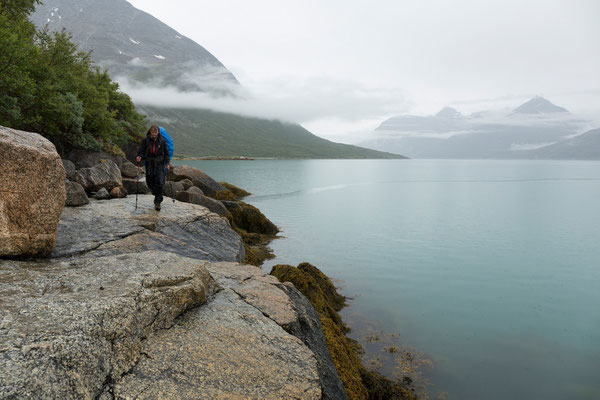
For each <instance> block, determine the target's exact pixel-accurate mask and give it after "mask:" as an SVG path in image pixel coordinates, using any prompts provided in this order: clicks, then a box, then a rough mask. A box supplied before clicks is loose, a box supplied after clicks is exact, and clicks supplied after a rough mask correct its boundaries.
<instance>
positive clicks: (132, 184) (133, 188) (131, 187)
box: [123, 178, 150, 194]
mask: <svg viewBox="0 0 600 400" xmlns="http://www.w3.org/2000/svg"><path fill="white" fill-rule="evenodd" d="M123 187H124V188H125V189H126V190H127V193H129V194H136V193H138V194H146V193H150V188H148V185H147V184H146V179H145V178H140V181H139V182H138V181H137V179H123Z"/></svg>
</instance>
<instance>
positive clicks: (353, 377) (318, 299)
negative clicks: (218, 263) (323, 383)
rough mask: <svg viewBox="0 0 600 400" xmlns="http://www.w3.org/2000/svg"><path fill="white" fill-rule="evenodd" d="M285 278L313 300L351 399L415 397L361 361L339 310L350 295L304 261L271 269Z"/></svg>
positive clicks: (335, 362) (403, 387)
mask: <svg viewBox="0 0 600 400" xmlns="http://www.w3.org/2000/svg"><path fill="white" fill-rule="evenodd" d="M271 275H274V276H275V277H277V279H279V280H280V281H281V282H291V283H293V284H294V286H295V287H296V288H297V289H298V290H299V291H300V292H302V294H304V296H306V298H307V299H308V300H309V301H310V302H311V304H312V305H313V307H314V308H315V310H316V311H317V313H318V314H319V319H320V320H321V326H322V327H323V333H324V334H325V340H326V342H327V347H328V348H329V352H330V354H331V358H332V360H333V364H334V365H335V368H336V369H337V372H338V375H339V377H340V379H341V381H342V383H343V384H344V388H345V389H346V393H347V394H348V397H349V398H350V399H353V400H354V399H360V400H371V399H403V400H406V399H415V398H416V397H415V396H413V394H412V393H411V391H410V389H408V388H406V387H405V386H404V385H402V384H401V383H399V382H396V381H392V380H390V379H388V378H386V377H384V376H382V375H381V374H379V373H377V372H375V371H369V370H367V369H366V368H365V367H364V366H363V365H362V363H361V355H362V353H363V350H362V347H361V346H360V344H359V343H358V342H356V341H355V340H352V339H350V338H348V337H347V336H346V333H348V331H349V329H348V327H347V326H346V325H345V324H344V322H343V321H342V318H341V317H340V315H339V314H338V311H340V310H341V309H342V308H343V307H344V306H345V305H346V298H345V297H344V296H342V295H340V294H339V293H338V292H337V290H336V288H335V286H334V285H333V283H332V282H331V280H330V279H329V278H328V277H327V276H326V275H325V274H323V273H322V272H321V271H320V270H319V269H318V268H317V267H315V266H313V265H311V264H309V263H302V264H300V265H298V267H297V268H296V267H293V266H291V265H282V264H279V265H275V266H274V267H273V268H272V270H271Z"/></svg>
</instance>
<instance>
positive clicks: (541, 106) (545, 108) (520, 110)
mask: <svg viewBox="0 0 600 400" xmlns="http://www.w3.org/2000/svg"><path fill="white" fill-rule="evenodd" d="M568 112H569V111H567V109H566V108H562V107H559V106H557V105H554V104H552V103H551V102H550V101H548V100H546V99H545V98H543V97H540V96H536V97H534V98H533V99H531V100H529V101H528V102H526V103H524V104H521V105H520V106H519V107H517V108H515V109H514V111H513V113H515V114H552V113H568Z"/></svg>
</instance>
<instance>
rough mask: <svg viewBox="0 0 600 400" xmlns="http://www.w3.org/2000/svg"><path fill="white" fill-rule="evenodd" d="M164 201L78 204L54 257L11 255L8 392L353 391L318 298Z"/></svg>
mask: <svg viewBox="0 0 600 400" xmlns="http://www.w3.org/2000/svg"><path fill="white" fill-rule="evenodd" d="M152 199H153V197H152V196H139V198H138V209H137V210H135V203H134V202H135V197H133V196H130V197H129V198H126V199H114V200H110V201H97V200H91V201H90V203H89V204H87V205H85V206H82V207H77V208H66V209H65V210H64V212H63V215H62V217H61V221H60V224H59V230H58V234H57V246H56V249H55V252H54V254H53V258H51V259H44V260H40V259H38V260H29V261H24V260H2V259H0V399H4V398H26V399H42V398H60V399H99V400H106V399H250V398H251V399H321V398H323V399H346V398H347V397H346V395H345V393H344V390H343V387H342V384H341V382H340V380H339V378H338V377H337V373H336V372H335V368H334V367H333V364H332V362H331V358H330V356H329V352H328V350H327V348H326V346H325V340H324V336H323V333H322V331H321V327H320V323H319V320H318V317H317V315H316V312H315V311H314V309H312V306H311V305H310V303H309V302H308V300H306V299H305V298H304V297H303V296H302V295H301V294H300V293H299V292H298V291H297V290H296V289H295V288H294V287H293V286H292V285H291V284H282V283H279V281H278V280H277V279H276V278H274V277H272V276H270V275H267V274H266V273H265V272H264V271H262V270H261V269H260V268H258V267H254V266H250V265H242V264H239V263H238V262H236V261H239V260H241V259H243V256H244V253H243V244H242V242H241V239H240V238H239V236H238V235H237V234H235V233H234V232H233V231H232V230H231V228H230V226H229V224H228V222H227V221H226V220H225V219H223V218H221V217H219V216H218V215H216V214H213V213H211V212H209V211H208V210H207V209H206V208H204V207H201V206H198V205H193V204H187V203H180V202H176V203H172V202H165V203H164V204H163V209H162V211H161V212H160V213H158V212H156V211H154V209H153V204H152Z"/></svg>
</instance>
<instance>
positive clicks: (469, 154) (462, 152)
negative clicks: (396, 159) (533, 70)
mask: <svg viewBox="0 0 600 400" xmlns="http://www.w3.org/2000/svg"><path fill="white" fill-rule="evenodd" d="M585 122H587V121H583V120H580V119H578V118H577V117H575V116H573V115H572V114H570V113H569V112H568V111H567V110H566V109H564V108H562V107H559V106H555V105H554V104H552V103H551V102H550V101H548V100H546V99H544V98H542V97H535V98H533V99H531V100H529V101H527V102H526V103H524V104H522V105H520V106H519V107H517V108H515V109H514V110H512V111H508V112H507V111H500V112H498V111H496V112H493V111H491V112H478V113H474V114H471V115H470V116H468V117H467V116H463V115H462V114H460V113H459V112H457V111H456V110H454V109H452V108H450V107H446V108H444V109H443V110H442V111H440V112H439V113H438V114H436V115H433V116H426V117H420V116H412V115H404V116H397V117H393V118H390V119H388V120H386V121H384V122H383V123H382V124H381V125H380V126H379V127H378V128H377V129H376V130H375V131H374V132H373V137H372V138H370V139H369V140H367V141H364V142H362V143H361V145H362V146H365V147H369V148H373V149H386V150H387V151H391V152H394V153H399V154H405V155H407V156H408V157H412V158H529V157H533V155H532V154H533V150H536V149H539V148H543V147H546V146H548V145H551V144H554V143H557V142H561V141H563V140H565V139H566V138H568V137H571V136H573V135H574V134H576V133H577V132H580V131H581V127H582V126H583V125H584V123H585Z"/></svg>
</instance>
